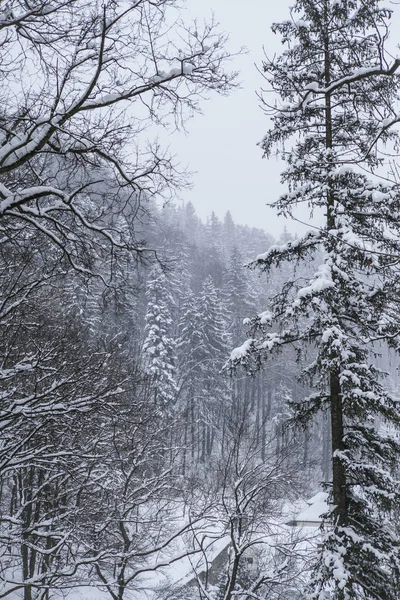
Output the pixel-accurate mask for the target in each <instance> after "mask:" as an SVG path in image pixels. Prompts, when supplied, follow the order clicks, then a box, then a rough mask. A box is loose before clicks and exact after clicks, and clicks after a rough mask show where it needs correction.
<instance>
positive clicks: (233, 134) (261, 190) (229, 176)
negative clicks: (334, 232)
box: [170, 0, 299, 234]
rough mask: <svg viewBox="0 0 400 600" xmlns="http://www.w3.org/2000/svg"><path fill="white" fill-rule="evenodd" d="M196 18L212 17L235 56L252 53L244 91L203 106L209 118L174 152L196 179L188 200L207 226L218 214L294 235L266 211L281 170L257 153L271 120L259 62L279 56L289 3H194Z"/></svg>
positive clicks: (241, 65) (195, 124)
mask: <svg viewBox="0 0 400 600" xmlns="http://www.w3.org/2000/svg"><path fill="white" fill-rule="evenodd" d="M187 4H188V9H189V11H190V12H189V14H190V15H191V17H195V16H198V17H200V18H202V17H208V16H209V15H210V14H211V12H212V11H213V12H214V14H215V18H216V20H217V21H219V23H220V28H221V30H223V31H226V32H228V33H229V34H230V44H229V46H230V49H238V48H240V47H241V46H246V47H247V49H248V54H247V55H244V56H240V57H238V58H235V60H234V61H233V63H232V66H233V69H235V70H238V71H240V81H241V82H242V89H240V90H237V91H235V92H232V94H231V95H230V96H229V97H222V98H216V97H213V98H212V99H211V100H209V101H208V102H205V103H204V104H203V109H204V110H203V112H204V114H203V116H196V117H195V118H194V119H192V120H191V121H190V122H189V123H188V126H187V129H188V135H187V136H185V135H184V134H177V135H175V136H173V137H172V140H170V143H171V148H172V150H173V152H174V153H176V155H177V157H178V158H179V159H180V160H181V162H182V163H184V164H186V163H187V164H188V166H189V168H190V169H191V170H193V171H196V173H195V174H194V176H193V183H194V187H193V189H192V190H190V191H187V192H186V191H185V192H184V193H183V195H182V197H183V198H184V200H185V201H189V200H190V201H191V202H193V204H194V205H195V207H196V210H197V213H198V215H199V216H200V217H201V218H202V219H205V218H206V217H207V215H209V214H210V213H211V212H212V211H214V212H215V213H216V214H217V215H218V217H220V218H221V219H222V218H223V217H224V214H225V213H226V211H227V210H230V211H231V213H232V216H233V218H234V220H235V221H236V222H237V223H241V224H247V225H251V226H256V227H261V228H263V229H265V230H267V231H270V232H271V233H273V234H278V233H279V232H280V231H281V230H282V229H283V227H284V225H285V224H286V225H287V226H288V229H289V230H290V231H299V226H297V225H296V224H295V223H292V222H291V221H289V222H288V221H286V220H285V219H283V218H280V219H278V218H277V217H276V215H275V212H274V211H272V210H271V209H268V208H267V207H266V204H267V203H268V202H271V201H272V200H274V199H275V198H276V197H277V196H278V195H279V193H280V190H281V189H282V188H281V187H280V183H279V174H280V171H281V170H282V165H281V164H279V162H277V161H276V160H274V159H272V160H269V161H267V160H266V159H263V158H262V152H261V150H260V148H259V147H257V142H259V141H260V140H261V138H262V137H263V135H264V133H265V132H266V130H267V128H268V119H267V117H266V116H265V115H264V114H263V113H262V110H261V109H260V108H259V105H258V101H257V97H256V90H258V89H259V88H260V87H261V85H262V82H263V80H262V77H261V75H260V74H259V73H258V72H257V70H256V67H255V65H254V63H257V64H258V65H259V64H260V63H261V60H262V57H263V46H264V47H265V49H266V51H267V53H268V54H269V55H271V54H273V53H274V52H280V51H281V48H282V46H281V44H280V40H279V37H278V36H275V35H274V34H273V33H272V32H271V30H270V26H271V24H272V23H273V22H274V21H280V20H283V19H285V18H287V17H288V15H289V12H288V6H289V5H290V4H291V2H290V0H279V1H275V0H246V2H240V1H239V0H214V1H213V0H188V2H187Z"/></svg>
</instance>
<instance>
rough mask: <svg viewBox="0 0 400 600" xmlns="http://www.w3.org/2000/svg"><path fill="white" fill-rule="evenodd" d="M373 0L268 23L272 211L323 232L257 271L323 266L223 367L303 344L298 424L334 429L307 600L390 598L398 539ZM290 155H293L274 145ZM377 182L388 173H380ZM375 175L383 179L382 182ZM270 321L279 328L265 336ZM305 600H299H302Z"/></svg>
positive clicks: (391, 215)
mask: <svg viewBox="0 0 400 600" xmlns="http://www.w3.org/2000/svg"><path fill="white" fill-rule="evenodd" d="M381 6H382V5H381V2H380V0H368V2H366V1H365V0H296V1H295V3H294V6H293V8H292V11H291V18H290V20H288V21H285V22H283V23H280V24H275V25H274V26H273V31H274V32H275V33H278V34H280V35H281V36H282V41H283V43H284V44H285V45H286V49H285V50H284V51H283V53H282V55H281V56H279V57H277V58H274V59H272V60H269V59H266V60H265V62H264V65H263V69H264V73H265V77H266V80H267V82H268V85H269V89H270V91H272V92H275V94H276V96H278V101H277V103H276V104H275V105H274V106H271V105H269V104H268V102H267V100H265V108H266V111H267V112H268V113H269V116H270V118H271V120H272V127H271V129H270V131H269V132H268V133H267V135H266V136H265V138H264V140H263V142H262V147H263V150H264V152H265V154H266V155H267V156H269V155H270V154H271V152H272V151H273V150H274V149H276V152H277V154H278V155H280V156H281V157H283V158H284V160H285V161H286V163H287V167H286V169H285V171H284V172H283V174H282V181H283V182H284V183H286V184H287V186H288V192H287V193H285V194H284V195H282V196H281V197H280V198H279V200H278V201H277V202H275V207H277V208H278V210H279V211H280V212H281V213H283V214H286V215H289V216H290V215H291V214H292V211H293V209H294V208H295V207H296V206H298V205H299V204H300V203H303V204H306V205H308V206H309V207H310V209H311V212H313V211H318V212H320V213H323V215H324V217H323V218H324V225H322V226H321V227H320V228H319V229H317V228H314V229H313V230H312V231H309V232H308V233H306V234H305V235H304V236H303V237H302V238H300V239H299V240H297V241H293V242H288V243H286V244H282V245H276V246H273V247H271V248H270V249H269V251H268V252H266V253H265V254H263V255H260V256H259V257H258V258H257V260H256V265H258V266H259V267H260V268H261V269H262V270H264V271H269V270H270V269H271V268H273V267H279V266H280V265H281V264H282V263H283V262H284V261H292V262H296V261H302V260H305V259H306V258H307V257H310V256H314V257H318V256H322V259H321V260H320V265H319V267H318V268H317V270H316V272H315V274H314V276H313V277H311V278H310V279H309V280H308V281H307V282H304V280H303V281H301V279H300V280H299V277H297V278H294V279H292V280H291V281H290V282H287V283H286V284H285V285H284V286H283V287H282V289H281V290H280V293H279V294H278V295H277V296H276V297H275V299H274V300H273V301H272V303H271V307H270V312H268V311H266V312H264V313H262V314H261V315H258V316H257V317H255V318H254V319H253V320H252V338H250V339H249V340H247V342H246V343H245V344H244V345H243V346H242V347H241V348H239V349H236V350H235V351H234V352H233V353H232V362H233V363H246V365H247V367H248V368H250V367H251V365H253V366H254V365H259V364H261V363H262V362H263V361H264V359H265V358H267V356H268V355H269V354H270V352H271V351H273V350H276V349H278V350H279V349H282V348H283V346H285V345H286V344H291V345H292V344H294V345H295V346H297V347H298V348H299V349H301V348H304V347H305V346H310V345H311V346H312V347H313V352H315V359H314V360H313V361H312V362H311V364H309V365H308V366H307V367H306V368H305V369H304V371H303V377H304V378H305V379H306V380H308V381H309V382H311V384H312V385H313V387H314V390H315V392H314V393H313V394H312V395H311V396H309V397H308V398H307V399H304V400H303V401H301V402H299V403H297V405H296V406H295V421H297V423H299V424H305V423H308V422H310V419H311V418H312V417H313V416H314V415H316V414H318V413H320V411H326V412H327V413H328V414H329V415H330V420H331V431H332V468H333V477H332V486H329V484H328V487H330V489H331V492H332V498H331V499H332V505H333V508H332V513H331V515H330V517H329V518H328V519H327V521H326V524H325V525H326V528H325V534H324V537H323V542H322V545H321V549H320V552H319V553H318V554H319V556H318V561H317V564H316V567H315V572H314V576H313V578H312V583H311V587H312V592H311V596H310V597H312V598H315V599H318V600H322V599H323V598H324V599H325V598H330V599H332V600H333V599H335V600H350V599H363V600H366V599H374V600H378V599H379V600H383V599H385V600H398V598H399V589H400V583H399V581H400V579H399V573H400V563H399V540H398V539H397V538H396V535H395V529H394V526H393V525H392V524H391V522H390V516H391V514H392V511H393V510H394V509H395V507H396V506H397V507H398V505H399V500H400V487H399V482H398V480H397V478H396V477H395V475H394V468H395V465H396V460H397V459H398V455H399V445H398V444H397V443H396V441H395V440H394V439H393V438H392V437H390V435H389V434H388V433H387V431H388V430H389V428H388V427H387V426H388V425H390V426H391V427H394V428H396V427H398V426H399V404H398V402H396V401H395V399H394V398H392V397H391V396H390V394H389V393H388V392H387V391H386V390H385V387H384V385H383V384H384V381H383V379H382V377H381V373H380V372H379V370H378V369H377V367H376V366H375V364H374V350H376V343H377V341H378V340H386V342H391V343H394V344H397V343H398V336H399V332H400V329H399V322H398V321H399V319H398V316H396V314H395V311H393V302H394V301H395V296H396V293H398V291H397V289H396V288H397V279H398V278H397V279H396V273H394V272H393V265H397V263H398V256H399V249H400V245H399V241H398V239H399V237H398V234H399V231H398V230H399V188H398V185H397V183H396V181H395V180H394V178H392V180H391V178H390V176H387V177H385V178H380V177H378V174H379V173H385V171H384V166H385V165H384V160H387V158H385V156H384V155H383V154H382V153H381V150H382V148H383V147H384V146H385V145H387V146H386V147H387V148H389V150H390V148H391V147H393V144H394V143H395V142H396V140H397V139H398V138H397V134H396V133H394V132H393V129H391V125H392V124H393V123H395V122H397V121H398V120H399V116H398V84H399V77H398V75H397V74H396V71H397V69H398V67H399V64H400V61H399V60H393V59H391V57H390V55H389V54H388V53H387V52H386V50H385V43H386V41H387V38H388V20H389V18H390V11H389V10H388V9H386V8H383V7H381ZM285 142H286V143H287V146H288V145H292V143H294V146H293V148H292V149H291V150H289V149H288V148H287V146H286V147H285ZM386 171H387V169H386ZM385 175H386V173H385ZM274 323H278V324H279V325H278V329H277V330H275V331H274V330H272V329H271V325H272V324H274ZM308 597H309V596H308Z"/></svg>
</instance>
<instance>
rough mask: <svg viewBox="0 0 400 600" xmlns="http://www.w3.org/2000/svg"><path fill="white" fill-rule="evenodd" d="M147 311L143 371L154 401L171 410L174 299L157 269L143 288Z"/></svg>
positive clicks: (163, 275) (173, 387)
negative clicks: (172, 314) (172, 315)
mask: <svg viewBox="0 0 400 600" xmlns="http://www.w3.org/2000/svg"><path fill="white" fill-rule="evenodd" d="M146 296H147V299H148V300H147V301H148V303H147V311H146V326H145V340H144V342H143V350H142V358H143V368H144V370H145V372H146V373H147V374H148V375H149V376H150V377H151V385H152V387H153V391H154V401H155V402H156V403H157V404H158V405H159V406H160V408H163V409H165V408H167V409H168V408H171V407H172V406H173V404H174V403H175V400H176V394H177V385H176V364H175V363H176V347H175V340H174V338H173V322H172V317H171V309H172V305H173V299H172V296H171V294H170V292H169V289H168V283H167V280H166V277H165V274H164V273H163V271H162V270H161V268H160V267H158V266H156V267H154V268H153V269H152V270H151V273H150V274H149V279H148V282H147V288H146Z"/></svg>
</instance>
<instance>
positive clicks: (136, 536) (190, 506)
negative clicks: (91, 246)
mask: <svg viewBox="0 0 400 600" xmlns="http://www.w3.org/2000/svg"><path fill="white" fill-rule="evenodd" d="M146 227H147V228H148V237H149V247H151V248H153V249H154V251H155V256H156V258H155V259H154V260H153V261H151V262H149V263H137V262H136V263H133V262H132V261H130V259H129V255H128V254H127V255H126V257H125V259H124V260H122V258H121V260H120V262H119V268H118V270H116V272H115V273H114V275H113V277H114V278H115V282H114V283H115V284H114V285H113V286H110V285H104V283H102V281H101V280H100V279H99V278H94V279H93V278H89V279H88V278H87V277H85V276H84V275H83V274H81V273H79V272H77V271H76V270H75V269H73V268H71V267H68V266H67V265H66V264H65V263H64V262H63V261H60V260H53V259H51V258H49V257H50V256H51V254H50V253H45V252H44V251H43V252H39V248H41V249H42V250H43V244H45V243H46V241H45V239H44V240H43V239H42V238H41V236H40V235H38V234H37V233H36V232H34V231H33V232H32V236H34V239H32V238H29V236H28V231H27V230H26V229H24V230H23V231H22V232H19V231H18V232H17V233H16V235H15V236H14V237H13V238H11V237H10V239H9V241H8V242H7V243H4V244H3V246H2V250H3V253H2V262H1V269H2V277H3V281H4V287H3V290H5V292H7V294H5V296H4V297H5V301H4V302H3V306H2V315H1V322H0V325H1V328H2V339H3V340H4V349H5V352H4V355H3V361H2V371H1V374H2V444H1V472H0V478H1V486H0V489H1V498H0V500H1V538H2V570H1V577H2V591H1V595H2V597H6V596H8V595H11V597H13V595H12V594H14V592H15V593H17V591H18V590H21V591H22V593H23V597H24V599H25V600H31V599H36V598H43V599H44V598H52V597H55V596H54V594H55V593H56V590H58V589H60V590H61V589H69V588H73V587H74V586H76V585H80V586H82V585H90V586H100V587H101V589H102V590H107V591H108V593H109V594H110V595H111V596H112V597H113V598H123V597H125V595H126V594H127V593H129V592H131V591H132V590H140V589H141V585H143V582H142V579H143V572H148V571H151V570H152V569H156V570H157V569H158V568H159V566H160V565H159V564H158V563H160V562H163V561H165V560H166V562H167V563H170V562H171V561H172V562H173V559H177V558H179V557H180V556H181V555H185V554H187V553H188V552H194V551H195V550H198V548H196V547H193V543H194V542H193V540H192V542H191V544H192V546H191V549H188V546H187V540H188V539H189V537H190V535H189V533H188V531H189V529H190V530H191V532H192V533H191V536H192V537H193V536H194V538H193V539H195V538H196V536H195V534H194V533H193V531H194V528H195V523H196V522H197V521H198V519H200V518H201V519H205V518H210V516H211V515H214V517H213V518H214V519H215V515H216V514H217V512H215V511H216V510H217V509H216V508H215V506H214V505H215V502H216V499H217V498H218V495H219V494H220V493H221V491H222V490H224V489H225V486H226V481H225V479H226V477H228V472H230V471H231V469H232V468H233V464H234V461H233V457H234V456H236V458H237V460H238V459H239V456H241V453H242V452H243V451H244V450H243V448H245V447H247V448H248V449H249V448H252V449H253V451H254V457H253V458H252V459H251V460H250V458H249V457H248V461H249V463H248V466H249V465H252V466H254V464H255V465H258V467H257V469H261V468H262V469H264V471H265V470H266V471H267V472H264V473H263V474H262V476H261V474H260V476H259V477H257V486H256V487H257V490H258V491H259V493H261V492H262V494H263V496H265V494H266V493H267V492H266V484H265V482H264V483H263V478H264V479H266V480H267V481H268V475H269V471H268V469H269V468H270V466H271V464H275V463H277V464H278V463H279V464H280V465H281V469H280V477H281V480H279V482H278V483H277V482H273V483H271V489H270V490H269V492H268V494H267V496H268V495H269V494H272V497H270V502H272V500H274V503H276V502H278V500H279V501H280V502H282V501H283V500H284V499H286V498H287V494H288V487H290V486H289V482H292V484H293V485H294V480H295V479H296V478H295V477H294V475H293V473H292V475H290V476H289V472H290V471H291V469H292V467H293V464H294V463H295V462H296V464H297V463H299V464H297V469H298V467H299V465H300V468H301V470H302V472H303V473H304V474H305V473H308V475H307V478H308V480H310V481H311V483H310V484H309V487H312V486H313V483H312V482H313V481H314V482H315V483H316V482H317V481H319V480H320V479H321V478H322V477H323V475H322V470H323V469H328V466H327V462H325V463H323V464H321V463H320V462H319V463H318V464H314V463H313V461H312V460H311V457H312V455H313V452H314V450H315V448H316V447H317V446H319V445H320V444H321V443H322V440H321V439H320V438H319V437H318V436H316V437H315V439H312V438H311V434H310V432H309V431H308V432H306V433H298V434H297V440H296V443H297V444H300V445H301V457H300V458H301V460H300V461H298V458H299V456H298V455H297V456H296V457H295V455H294V454H293V443H294V439H293V433H292V432H290V431H289V430H286V429H285V428H284V427H283V423H284V421H285V420H286V418H287V410H288V409H287V405H286V402H287V401H288V400H290V399H291V398H293V397H296V395H299V394H301V393H302V391H301V387H299V384H298V382H297V380H296V374H295V356H294V355H293V363H292V364H291V365H290V364H288V363H286V364H285V367H283V365H282V364H281V363H280V362H279V359H277V361H276V362H275V363H274V365H273V366H272V367H271V368H269V369H268V370H267V371H265V372H263V373H260V374H258V375H257V376H256V377H255V378H247V377H233V378H232V377H231V376H230V375H229V373H227V372H226V371H224V372H222V369H223V366H224V364H225V363H226V361H227V359H228V358H229V354H230V352H231V350H232V348H233V347H234V346H235V345H237V344H238V343H239V342H240V341H241V340H242V339H243V336H244V335H245V329H246V328H245V326H244V325H243V320H244V319H245V317H246V316H247V315H251V314H253V313H254V312H257V311H259V310H260V307H262V306H263V304H264V302H265V297H266V295H268V294H270V293H271V292H272V293H273V290H274V286H275V285H276V282H274V280H272V279H271V280H270V281H269V282H267V281H265V280H262V279H260V278H258V276H257V275H255V274H254V272H252V271H250V270H248V269H246V268H245V267H244V266H242V265H243V264H244V263H245V262H246V261H247V260H248V259H249V258H250V257H251V256H254V255H255V254H257V253H258V252H260V251H262V250H264V249H265V247H267V246H269V245H270V243H271V241H272V239H271V238H270V236H268V235H267V234H265V233H264V232H263V231H261V230H257V229H250V228H248V227H244V226H239V225H235V223H234V222H233V220H232V218H231V216H230V214H229V213H228V214H227V215H226V217H225V219H224V222H223V223H221V222H220V221H219V220H218V219H217V218H216V217H215V215H212V216H211V217H210V219H209V220H208V222H207V224H203V223H201V221H200V220H199V219H198V218H197V216H196V215H195V212H194V209H193V207H192V206H191V205H190V204H189V205H186V206H185V207H182V208H176V207H174V206H167V207H166V208H164V209H163V210H161V211H157V210H156V209H154V210H153V215H152V218H151V219H150V220H149V221H148V223H147V225H146ZM288 237H290V236H288V234H285V238H288ZM284 276H285V275H284V274H282V273H281V274H280V277H284ZM239 441H240V444H243V448H242V447H240V448H237V444H238V443H239ZM232 444H233V446H232ZM235 448H236V449H235ZM232 452H233V453H234V454H232ZM247 452H248V450H247ZM235 453H236V454H235ZM232 461H233V462H232ZM254 461H255V462H254ZM253 463H254V464H253ZM262 465H264V466H263V467H262ZM310 470H312V471H313V473H314V475H313V476H312V477H311V478H310V476H309V473H310ZM286 471H288V473H287V474H286V475H285V474H284V473H285V472H286ZM218 473H219V475H218ZM210 474H212V475H211V477H210ZM214 476H215V480H214ZM231 477H232V474H230V475H229V478H231ZM293 485H292V492H293ZM278 488H279V489H278ZM299 489H300V488H299ZM212 490H213V491H212ZM273 490H275V491H273ZM225 492H226V490H225ZM294 495H295V494H294ZM294 495H293V496H292V497H294ZM265 502H266V500H265V498H264V503H265ZM267 504H268V503H267ZM261 505H262V503H261ZM257 506H258V503H257ZM226 510H227V509H226ZM259 510H261V514H264V512H265V511H267V512H268V511H270V513H271V515H272V514H276V511H277V507H276V506H275V508H273V507H272V506H270V505H268V506H264V507H263V508H260V507H258V509H257V511H259ZM252 511H254V507H253V508H252ZM257 511H255V512H254V514H255V516H254V518H256V519H259V518H260V515H259V514H257ZM263 511H264V512H263ZM247 512H248V511H247ZM244 513H246V510H244ZM185 515H186V516H185ZM230 517H231V515H230V514H229V511H228V514H226V515H225V518H228V523H229V518H230ZM221 522H223V521H221ZM227 526H228V525H227ZM219 527H220V528H221V524H220V525H219ZM225 534H226V531H225V530H224V528H223V527H222V529H221V530H220V531H219V534H218V535H219V536H223V535H225ZM196 535H197V534H196ZM185 536H186V537H185ZM178 538H179V539H180V538H182V539H183V538H185V540H186V543H185V544H184V545H183V546H182V543H183V542H181V544H180V545H179V544H178V546H177V547H175V546H174V543H175V542H174V540H175V541H176V539H178ZM198 543H200V542H198ZM175 545H176V544H175ZM169 547H171V548H170V550H169V552H168V559H166V558H165V556H162V552H161V550H162V549H163V548H169ZM174 552H175V553H176V556H175V555H174ZM160 553H161V554H160ZM160 555H161V556H162V558H160ZM156 581H157V580H156ZM15 597H19V596H18V594H17V596H15ZM128 597H129V596H128Z"/></svg>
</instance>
